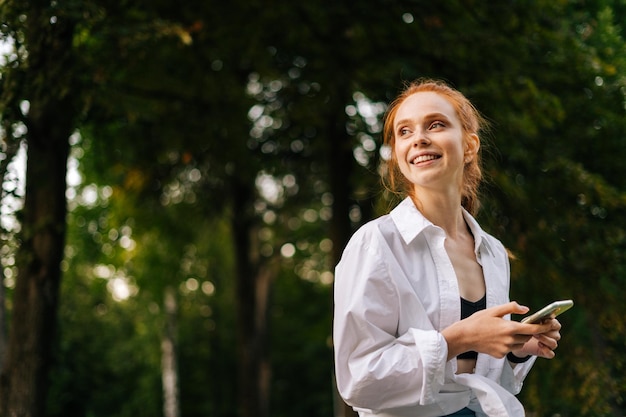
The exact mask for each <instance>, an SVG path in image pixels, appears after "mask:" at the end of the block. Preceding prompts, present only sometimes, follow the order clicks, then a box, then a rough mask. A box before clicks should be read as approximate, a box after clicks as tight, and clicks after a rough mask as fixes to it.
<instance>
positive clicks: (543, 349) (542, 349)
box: [537, 342, 556, 359]
mask: <svg viewBox="0 0 626 417" xmlns="http://www.w3.org/2000/svg"><path fill="white" fill-rule="evenodd" d="M537 356H541V357H542V358H546V359H552V358H554V357H555V356H556V353H554V350H553V349H550V348H549V347H548V346H546V345H545V344H543V342H539V343H537Z"/></svg>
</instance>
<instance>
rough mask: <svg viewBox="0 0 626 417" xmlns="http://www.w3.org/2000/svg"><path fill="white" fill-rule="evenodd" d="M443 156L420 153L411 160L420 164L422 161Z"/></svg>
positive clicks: (414, 163)
mask: <svg viewBox="0 0 626 417" xmlns="http://www.w3.org/2000/svg"><path fill="white" fill-rule="evenodd" d="M439 158H441V156H439V155H420V156H418V157H417V158H415V159H414V160H412V161H411V163H412V164H413V165H416V164H419V163H420V162H426V161H432V160H433V159H439Z"/></svg>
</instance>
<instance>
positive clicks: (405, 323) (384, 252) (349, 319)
mask: <svg viewBox="0 0 626 417" xmlns="http://www.w3.org/2000/svg"><path fill="white" fill-rule="evenodd" d="M463 215H464V217H465V221H466V222H467V224H468V226H469V228H470V230H471V232H472V234H473V235H474V241H475V249H474V250H475V254H476V259H477V260H478V263H479V264H480V265H481V266H482V269H483V275H484V279H485V285H486V296H487V307H492V306H496V305H500V304H505V303H507V302H509V296H508V294H509V284H510V282H509V280H510V270H509V260H508V256H507V253H506V251H505V249H504V246H503V245H502V244H501V243H500V242H499V241H498V240H497V239H495V238H494V237H493V236H490V235H489V234H487V233H485V232H484V231H483V230H482V229H481V228H480V226H479V225H478V223H477V222H476V220H474V218H473V217H472V216H471V215H470V214H469V213H468V212H466V211H464V212H463ZM444 241H445V233H444V231H443V229H441V228H440V227H438V226H435V225H433V224H432V223H431V222H430V221H428V220H427V219H426V218H425V217H424V216H423V215H422V214H421V213H420V212H419V210H417V208H416V207H415V205H414V204H413V202H412V200H411V199H410V198H407V199H405V200H404V201H403V202H401V203H400V204H399V205H398V206H397V207H396V208H395V209H393V210H392V211H391V213H389V214H388V215H385V216H382V217H380V218H378V219H376V220H373V221H371V222H369V223H367V224H366V225H364V226H363V227H361V228H360V229H359V230H357V232H356V233H355V234H354V235H353V236H352V238H351V239H350V242H349V243H348V245H347V246H346V248H345V250H344V252H343V255H342V258H341V261H340V262H339V264H338V265H337V267H336V270H335V289H334V299H335V312H334V325H333V326H334V328H333V339H334V346H335V373H336V379H337V386H338V389H339V392H340V394H341V396H342V397H343V399H344V400H345V401H346V403H348V404H349V405H351V406H352V407H353V408H354V409H355V410H357V411H358V412H359V414H360V415H361V416H363V417H365V416H373V415H376V416H382V417H396V416H397V417H401V416H402V417H404V416H406V417H408V416H421V417H431V416H432V417H435V416H443V415H446V414H450V413H453V412H455V411H458V410H460V409H461V408H463V407H469V408H471V409H473V410H474V411H476V412H477V415H478V416H485V415H486V416H490V417H519V416H524V409H523V407H522V405H521V404H520V402H519V401H518V400H517V398H515V396H514V394H517V393H519V391H520V390H521V387H522V381H523V380H524V378H525V377H526V375H527V374H528V371H529V370H530V368H531V367H532V365H533V363H534V361H535V359H536V358H535V357H532V358H531V359H530V360H529V361H528V362H525V363H522V364H518V365H516V366H515V367H513V366H512V365H511V364H509V363H508V361H507V360H506V358H502V359H496V358H494V357H492V356H489V355H486V354H482V353H479V354H478V358H477V361H476V369H475V373H474V374H459V375H456V374H455V372H456V369H457V360H456V358H454V359H452V360H450V361H447V356H448V346H447V343H446V340H445V339H444V337H443V336H442V335H441V332H440V331H441V330H443V329H445V328H446V327H448V326H450V325H451V324H452V323H454V322H456V321H459V320H460V318H461V304H460V295H459V288H458V283H457V279H456V274H455V272H454V269H453V266H452V262H451V261H450V258H449V257H448V254H447V252H446V250H445V248H444ZM506 318H507V319H509V317H506Z"/></svg>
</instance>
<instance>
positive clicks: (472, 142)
mask: <svg viewBox="0 0 626 417" xmlns="http://www.w3.org/2000/svg"><path fill="white" fill-rule="evenodd" d="M479 149H480V139H479V138H478V135H477V134H476V133H470V134H469V135H467V138H466V140H465V155H464V159H463V160H464V161H465V163H466V164H467V163H468V162H470V161H471V160H472V159H474V157H476V154H478V150H479Z"/></svg>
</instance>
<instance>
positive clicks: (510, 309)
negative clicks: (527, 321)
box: [488, 301, 530, 317]
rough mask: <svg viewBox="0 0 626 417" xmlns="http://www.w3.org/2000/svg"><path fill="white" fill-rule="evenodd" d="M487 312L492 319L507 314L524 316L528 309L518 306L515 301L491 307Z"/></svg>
mask: <svg viewBox="0 0 626 417" xmlns="http://www.w3.org/2000/svg"><path fill="white" fill-rule="evenodd" d="M488 310H489V312H490V314H492V315H493V317H503V316H506V315H507V314H526V313H528V311H529V310H530V309H529V308H528V307H526V306H523V305H520V304H518V303H517V302H515V301H511V302H509V303H506V304H501V305H499V306H495V307H491V308H489V309H488Z"/></svg>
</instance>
